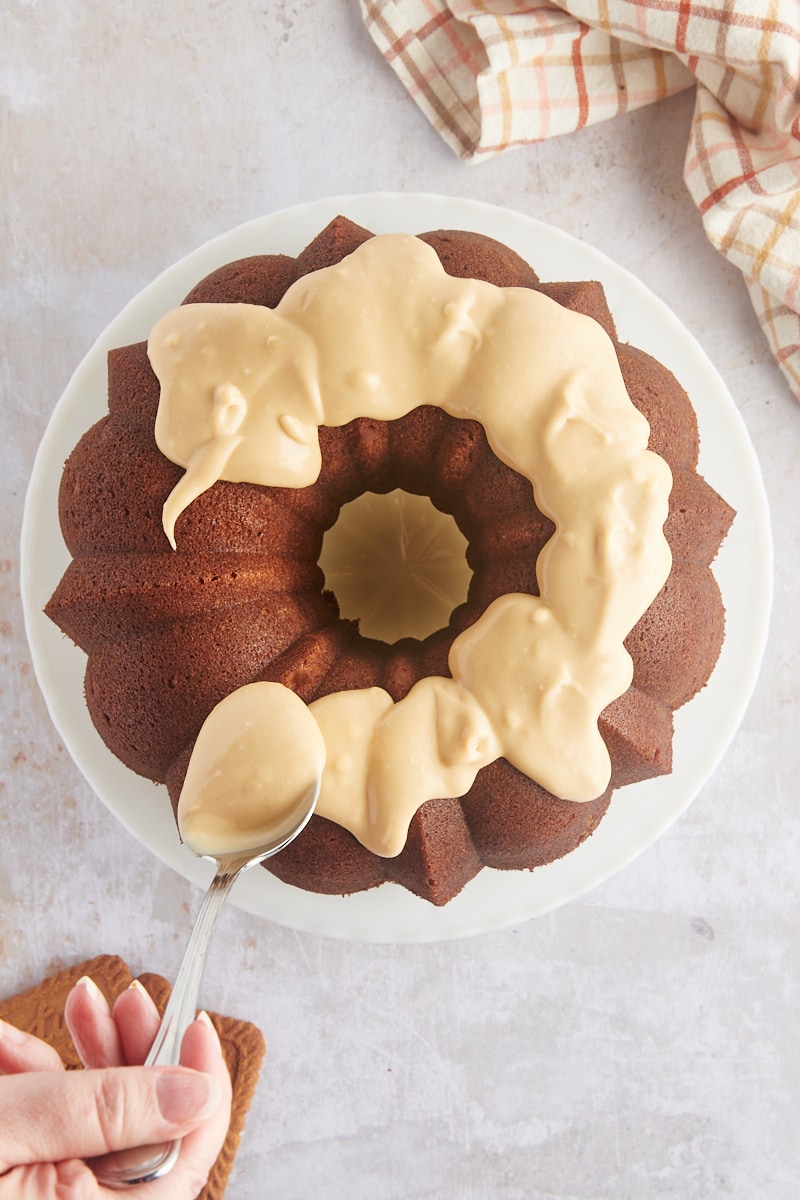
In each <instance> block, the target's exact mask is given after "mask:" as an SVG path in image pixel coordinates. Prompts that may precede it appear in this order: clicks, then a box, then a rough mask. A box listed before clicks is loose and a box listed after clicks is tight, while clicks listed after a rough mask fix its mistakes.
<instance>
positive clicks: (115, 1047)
mask: <svg viewBox="0 0 800 1200" xmlns="http://www.w3.org/2000/svg"><path fill="white" fill-rule="evenodd" d="M64 1019H65V1021H66V1023H67V1028H68V1029H69V1031H70V1034H71V1035H72V1040H73V1042H74V1043H75V1049H76V1050H77V1051H78V1058H79V1059H80V1060H81V1062H82V1063H83V1065H84V1066H85V1067H118V1066H122V1065H123V1064H124V1062H125V1059H124V1057H123V1051H122V1043H121V1042H120V1037H119V1033H118V1032H117V1026H116V1024H115V1023H114V1020H113V1018H112V1016H111V1012H110V1010H109V1007H108V1004H107V1002H106V999H105V996H104V995H103V994H102V992H101V991H100V989H99V988H98V986H97V984H96V983H95V982H94V980H92V979H90V978H89V976H88V975H84V976H83V978H82V979H79V980H78V982H77V983H76V984H75V987H74V988H73V989H72V991H71V992H70V993H69V995H68V996H67V1002H66V1004H65V1006H64Z"/></svg>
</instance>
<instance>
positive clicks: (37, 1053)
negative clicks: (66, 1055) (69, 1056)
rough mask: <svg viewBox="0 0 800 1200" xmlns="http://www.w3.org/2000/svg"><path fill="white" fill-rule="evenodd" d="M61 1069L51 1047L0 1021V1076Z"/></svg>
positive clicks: (62, 1066) (56, 1055) (56, 1053)
mask: <svg viewBox="0 0 800 1200" xmlns="http://www.w3.org/2000/svg"><path fill="white" fill-rule="evenodd" d="M63 1068H64V1064H63V1063H62V1061H61V1058H60V1056H59V1054H58V1052H57V1051H56V1050H54V1049H53V1047H52V1046H48V1045H47V1043H46V1042H42V1041H40V1040H39V1038H37V1037H34V1036H33V1034H31V1033H24V1032H23V1031H22V1030H21V1029H17V1028H16V1027H15V1026H14V1025H9V1024H8V1023H7V1022H6V1021H0V1075H17V1074H19V1072H20V1071H60V1070H63Z"/></svg>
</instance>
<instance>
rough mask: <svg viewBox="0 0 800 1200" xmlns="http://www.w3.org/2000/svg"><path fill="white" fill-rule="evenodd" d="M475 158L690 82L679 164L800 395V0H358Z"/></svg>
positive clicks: (388, 53)
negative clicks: (689, 118)
mask: <svg viewBox="0 0 800 1200" xmlns="http://www.w3.org/2000/svg"><path fill="white" fill-rule="evenodd" d="M360 2H361V9H362V13H363V16H364V21H365V23H366V26H367V28H368V29H369V32H370V34H371V35H372V37H373V39H374V41H375V42H376V44H377V45H378V47H379V49H380V50H381V53H382V54H383V55H384V57H385V58H386V60H387V62H389V63H390V65H391V66H392V68H393V69H394V70H395V71H396V72H397V74H398V75H399V77H400V78H401V79H402V80H403V82H404V83H405V85H406V87H407V88H408V90H409V92H410V94H411V95H412V96H413V97H414V99H415V101H416V102H417V104H418V105H419V107H420V108H421V109H422V111H423V112H424V113H425V115H426V116H427V117H428V119H429V120H430V121H431V123H432V124H433V126H434V128H435V129H437V130H438V132H439V133H440V134H441V136H442V137H443V138H444V139H445V141H446V142H447V143H448V144H449V145H450V146H451V147H452V148H453V150H455V152H456V153H457V154H458V155H459V156H460V157H461V158H463V159H465V160H466V161H471V162H479V161H481V160H484V159H486V158H490V157H491V156H493V155H496V154H499V153H501V152H503V151H505V150H507V149H509V148H510V147H513V146H522V145H530V144H531V143H534V142H537V141H541V140H542V139H544V138H547V137H552V136H554V135H557V134H561V133H568V132H572V131H574V130H576V129H580V128H582V127H583V126H585V125H589V124H592V123H593V122H596V121H601V120H605V119H607V118H608V117H613V116H616V115H617V114H618V113H622V112H626V111H631V110H632V109H635V108H638V107H640V106H641V105H643V104H650V103H652V102H653V101H656V100H661V99H663V98H665V97H666V96H670V95H673V94H674V93H675V92H678V91H681V90H682V89H684V88H686V87H689V86H691V85H692V84H693V83H695V84H696V85H697V105H696V111H695V119H694V124H693V128H692V134H691V140H690V143H689V148H688V151H687V156H686V164H685V169H684V178H685V180H686V183H687V186H688V188H689V191H690V193H691V195H692V197H693V199H694V201H695V203H696V205H697V209H698V212H699V214H700V217H701V219H702V221H703V225H704V227H705V230H706V233H707V235H708V237H709V239H710V240H711V242H712V243H713V244H714V246H716V247H717V249H718V250H719V251H720V253H721V254H723V255H724V256H725V257H726V258H728V259H729V260H730V261H731V262H734V263H735V264H736V265H737V267H739V269H740V270H741V271H742V273H743V275H744V277H745V280H746V281H747V286H748V291H749V294H750V297H751V300H752V302H753V305H754V307H755V310H756V312H757V314H758V317H759V320H760V321H761V324H762V327H763V329H764V332H765V334H766V336H767V339H768V341H769V343H770V346H771V347H772V350H773V353H774V355H775V358H776V360H777V361H778V363H779V364H780V366H781V369H782V370H783V371H784V373H785V375H786V378H787V380H788V381H789V385H790V387H791V388H792V390H793V391H794V392H795V394H796V395H797V397H798V399H800V93H798V90H797V81H798V79H800V0H705V2H704V3H699V2H698V0H360Z"/></svg>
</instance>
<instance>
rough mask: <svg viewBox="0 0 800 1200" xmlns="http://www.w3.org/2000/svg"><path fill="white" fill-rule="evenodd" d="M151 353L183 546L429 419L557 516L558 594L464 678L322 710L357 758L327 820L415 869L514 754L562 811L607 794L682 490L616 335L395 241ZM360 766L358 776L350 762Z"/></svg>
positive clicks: (552, 567)
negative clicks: (440, 418) (477, 428)
mask: <svg viewBox="0 0 800 1200" xmlns="http://www.w3.org/2000/svg"><path fill="white" fill-rule="evenodd" d="M148 353H149V357H150V361H151V363H152V365H153V368H154V370H155V372H156V375H157V376H158V378H159V381H160V383H161V400H160V404H159V410H158V417H157V420H156V427H155V433H156V441H157V442H158V444H159V447H160V448H161V450H162V451H163V452H164V453H165V454H166V455H167V457H169V458H170V459H172V460H173V461H174V462H177V463H179V464H180V465H182V466H185V467H186V474H185V476H183V478H182V479H181V480H180V482H179V483H178V484H177V486H176V487H175V488H174V489H173V491H172V493H171V494H170V496H169V498H168V500H167V502H166V504H165V506H164V528H165V533H166V535H167V537H168V538H169V540H170V542H171V543H172V544H173V545H174V537H173V531H174V525H175V521H176V520H177V518H178V517H179V516H180V514H181V512H182V511H183V510H184V508H185V507H186V506H187V505H188V504H189V503H190V502H191V500H193V499H196V498H197V496H199V495H200V494H201V492H202V491H204V490H206V489H207V488H208V487H210V486H211V485H212V484H213V483H215V482H216V481H217V480H218V479H220V478H225V479H228V480H230V481H232V482H236V481H240V482H246V483H251V484H263V485H266V486H280V485H283V486H292V487H297V488H301V487H304V486H308V485H310V484H312V483H315V482H316V480H317V478H318V476H319V471H320V466H321V453H320V449H319V435H318V427H319V425H323V424H324V425H326V426H329V427H330V426H332V427H340V426H343V425H346V424H347V423H348V422H349V421H351V420H354V419H357V418H360V417H367V416H369V417H371V418H372V419H373V420H379V421H393V420H398V419H399V418H400V417H404V416H406V415H407V414H408V413H409V412H411V411H412V410H414V409H416V408H417V407H419V406H420V405H421V404H426V405H432V406H433V407H435V408H440V409H443V410H444V411H445V412H447V413H449V414H450V415H451V416H454V417H460V418H465V419H474V420H478V421H480V423H481V425H482V426H483V429H484V430H485V432H486V436H487V438H488V441H489V444H490V445H491V447H492V449H493V450H494V452H495V454H496V455H497V457H498V458H499V459H500V460H501V461H502V462H504V463H505V464H506V465H507V466H509V467H511V468H512V469H513V470H516V471H517V472H519V474H521V475H522V476H523V477H524V478H526V479H527V480H528V481H529V483H530V484H531V486H532V487H533V489H534V492H535V494H536V496H537V498H538V503H539V506H540V508H542V510H543V511H545V512H547V515H548V516H549V517H550V518H551V519H552V520H553V521H554V522H555V525H556V531H555V533H554V534H553V536H552V538H551V539H550V540H549V541H548V543H547V545H546V546H545V547H544V549H543V550H542V551H541V553H540V555H539V561H538V564H537V565H536V571H537V575H538V579H539V587H540V596H539V597H533V596H525V595H522V594H510V595H506V596H503V597H502V598H500V599H498V600H496V601H494V603H493V604H491V605H490V606H489V607H488V608H487V610H486V612H485V613H483V614H482V616H480V617H479V618H478V620H477V621H476V622H475V624H474V625H472V626H471V628H470V629H469V630H468V631H465V632H464V633H462V634H460V635H459V636H458V637H457V638H456V639H455V641H454V642H453V645H452V648H451V650H450V655H449V660H448V665H449V668H450V672H451V674H452V676H453V678H452V679H446V678H441V677H433V678H426V679H423V680H420V681H418V682H417V683H416V684H415V685H414V686H413V687H412V688H411V690H410V692H409V693H408V695H407V696H405V697H404V698H403V699H402V700H400V701H399V702H398V703H397V705H396V706H395V705H394V704H393V702H392V699H391V697H390V696H389V695H388V694H386V693H384V697H385V702H386V703H385V705H381V704H378V703H376V704H374V705H373V704H371V703H367V702H364V703H362V701H361V699H360V697H359V694H358V692H357V691H356V692H353V691H347V692H342V693H339V694H337V695H331V696H328V697H326V698H325V699H324V700H323V701H320V703H321V704H322V705H323V706H324V713H325V727H326V729H328V730H330V731H331V733H330V736H332V738H333V740H334V744H335V745H337V746H338V747H340V753H339V754H338V755H336V756H335V757H334V758H333V760H332V763H331V766H329V768H328V770H327V772H326V775H325V777H324V780H323V787H322V795H321V798H320V804H319V812H320V813H321V815H323V816H326V817H329V818H330V819H332V820H334V821H336V822H337V823H339V824H342V825H344V826H345V827H346V828H347V829H349V830H350V831H351V832H352V833H354V834H355V835H356V837H358V839H359V841H361V842H362V843H363V844H364V845H366V846H367V848H368V849H370V850H372V851H373V852H374V853H376V854H385V855H389V856H394V855H397V854H399V853H400V851H401V850H402V849H403V846H404V845H405V842H406V838H407V835H408V825H409V822H410V820H411V818H412V817H413V815H414V813H415V812H416V811H417V809H418V808H419V807H420V806H421V805H422V804H424V803H425V802H426V801H428V800H433V799H436V798H440V797H443V796H462V795H464V794H465V793H466V792H468V791H469V789H470V788H471V787H472V784H473V783H474V781H475V777H476V775H477V774H478V771H480V770H481V769H482V768H483V767H486V766H488V765H489V763H491V762H494V761H495V760H496V759H498V758H500V757H501V756H502V757H504V758H505V759H506V760H507V761H509V762H510V763H512V764H513V765H514V766H516V767H517V768H518V769H519V770H521V771H522V772H523V773H524V774H526V775H528V776H529V777H530V778H532V779H535V780H536V781H537V782H538V783H540V784H542V785H543V786H545V787H546V788H548V789H549V790H550V791H551V792H553V793H554V795H556V796H559V797H560V798H561V799H563V800H572V801H588V800H593V799H595V798H596V797H597V796H598V795H601V794H602V793H603V791H604V790H605V789H606V787H607V786H608V781H609V778H610V775H611V763H610V760H609V757H608V752H607V750H606V747H605V743H604V742H603V740H602V738H601V736H600V734H599V732H598V728H597V720H598V718H599V716H600V713H601V712H602V711H603V709H604V708H606V707H607V705H608V704H610V703H611V701H612V700H614V699H616V698H617V697H618V696H620V695H621V694H622V693H623V692H625V691H626V690H627V688H628V687H629V686H630V682H631V678H632V673H633V667H632V663H631V660H630V656H629V655H628V653H627V651H626V650H625V648H624V644H623V643H624V639H625V637H626V636H627V635H628V634H629V633H630V631H631V629H632V628H633V626H634V625H635V624H636V621H637V620H638V619H639V617H641V615H642V613H643V612H644V611H645V610H646V609H647V607H648V606H649V604H650V603H651V602H652V600H653V599H654V598H655V596H656V595H657V593H658V591H659V590H660V588H661V586H662V585H663V583H664V581H665V580H666V578H667V575H668V574H669V568H670V563H671V558H670V552H669V547H668V545H667V543H666V541H665V539H664V537H663V533H662V528H663V525H664V521H665V520H666V517H667V512H668V500H669V492H670V487H671V482H672V480H671V475H670V472H669V468H668V467H667V466H666V463H664V461H663V459H661V458H659V457H658V456H657V455H655V454H653V453H652V452H651V451H649V450H648V449H647V442H648V437H649V428H648V426H647V422H646V421H645V419H644V418H643V417H642V415H641V414H640V413H639V412H638V410H637V409H636V408H634V406H633V405H632V404H631V402H630V399H629V397H628V394H627V392H626V390H625V386H624V383H623V380H622V376H621V374H620V370H619V365H618V363H617V359H616V355H615V354H614V349H613V346H612V344H611V341H610V339H609V338H608V336H607V335H606V334H605V333H604V332H603V330H602V329H601V328H600V327H599V326H598V325H597V323H596V322H594V321H592V320H590V319H588V318H586V317H584V316H582V315H581V314H578V313H572V312H569V311H568V310H566V309H564V308H562V307H561V306H560V305H558V304H556V303H555V302H554V301H552V300H550V299H548V298H547V297H546V296H543V295H541V294H539V293H538V292H533V291H530V290H527V289H522V288H505V289H502V288H497V287H495V286H494V285H493V284H490V283H486V282H483V281H479V280H472V279H470V280H463V279H454V278H452V277H451V276H449V275H447V274H446V273H445V271H444V270H443V268H442V266H441V263H440V262H439V259H438V257H437V255H436V253H435V252H434V250H433V249H432V248H431V247H429V246H428V245H426V244H425V243H424V242H422V241H420V240H419V239H417V238H414V237H411V236H409V235H403V234H395V235H385V236H383V237H376V238H373V239H371V240H370V241H368V242H366V243H364V245H363V246H361V247H359V248H358V249H357V250H356V251H354V252H353V254H351V255H349V256H348V257H347V258H346V259H345V260H344V261H343V262H342V263H340V264H338V265H336V266H332V267H328V268H324V269H322V270H321V271H318V272H315V273H314V274H312V275H310V276H307V277H305V278H304V279H302V280H299V281H298V282H297V283H295V284H293V285H292V287H291V288H290V289H289V290H288V291H287V293H286V294H285V296H284V297H283V299H282V300H281V302H280V304H279V305H278V307H277V309H275V310H274V311H273V310H270V309H266V308H262V307H259V306H256V305H235V304H234V305H208V304H198V305H186V306H183V307H181V308H178V309H175V310H173V311H172V312H170V313H168V314H167V315H166V316H164V317H162V318H161V320H160V321H159V322H158V324H157V325H156V327H155V329H154V330H153V332H152V333H151V336H150V340H149V343H148ZM532 565H533V564H532ZM356 711H358V713H359V715H360V716H361V717H362V719H361V720H355V719H354V716H353V714H354V712H356ZM367 711H369V712H370V713H371V714H372V713H374V714H375V719H374V721H372V720H364V719H363V718H364V717H365V715H366V713H367ZM337 724H338V725H340V726H341V727H342V729H343V730H344V733H343V734H340V733H339V732H338V731H336V726H337ZM350 745H353V746H354V748H356V747H357V748H356V749H355V754H354V755H351V754H349V753H348V746H350ZM353 757H354V758H355V760H356V761H357V762H358V764H359V769H358V770H357V771H352V770H348V769H345V768H344V767H342V766H340V764H342V763H345V762H347V761H351V760H352V759H353ZM334 762H335V763H336V764H337V765H336V766H334V765H333V763H334ZM364 763H365V764H366V776H365V777H363V772H362V770H361V767H362V764H364Z"/></svg>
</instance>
